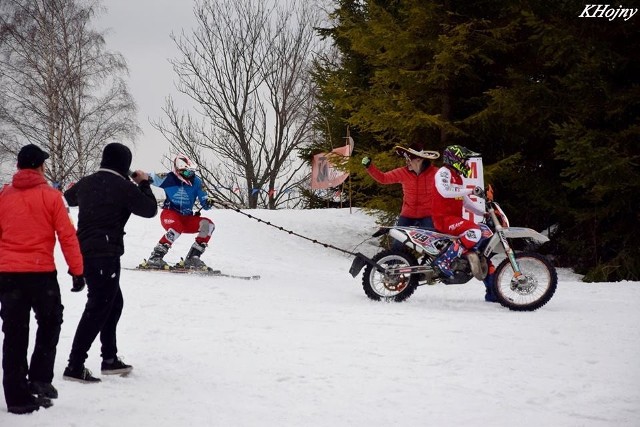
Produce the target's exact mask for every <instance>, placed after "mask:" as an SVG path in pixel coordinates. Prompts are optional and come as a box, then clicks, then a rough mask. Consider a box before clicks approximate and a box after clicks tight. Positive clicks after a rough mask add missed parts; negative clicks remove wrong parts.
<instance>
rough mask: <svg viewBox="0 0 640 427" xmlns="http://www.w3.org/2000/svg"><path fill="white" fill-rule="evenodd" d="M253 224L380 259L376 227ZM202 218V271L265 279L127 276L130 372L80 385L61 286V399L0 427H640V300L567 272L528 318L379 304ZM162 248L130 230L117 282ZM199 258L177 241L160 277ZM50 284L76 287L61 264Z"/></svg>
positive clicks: (288, 241) (277, 241) (326, 266)
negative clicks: (209, 229)
mask: <svg viewBox="0 0 640 427" xmlns="http://www.w3.org/2000/svg"><path fill="white" fill-rule="evenodd" d="M246 212H248V213H250V214H251V215H254V216H256V217H259V218H261V219H263V220H265V221H270V222H272V223H274V224H276V225H278V226H282V227H284V228H286V229H290V230H292V231H294V232H296V233H299V234H302V235H305V236H308V237H310V238H312V239H317V240H319V241H321V242H323V243H328V244H331V245H334V246H337V247H341V248H344V249H347V250H354V249H355V250H357V251H361V252H363V253H365V254H368V255H372V254H373V253H375V251H376V248H375V246H374V243H375V241H374V240H366V239H367V238H368V237H369V235H370V234H371V233H372V232H373V231H375V229H376V226H375V224H374V220H373V219H372V218H370V217H368V216H366V215H364V214H363V213H362V212H360V211H358V210H354V213H353V214H350V213H349V210H348V209H341V210H307V211H286V210H282V211H266V210H252V211H246ZM72 213H73V214H74V215H75V214H76V212H75V211H72ZM206 215H207V216H209V217H211V218H212V219H213V220H214V222H215V223H216V231H215V232H214V236H213V239H212V241H211V245H210V247H209V249H208V250H207V252H206V253H205V255H204V256H203V259H204V260H205V261H206V262H207V263H208V264H209V265H211V266H213V267H215V268H220V269H222V270H223V271H225V272H227V273H233V274H260V275H261V276H262V279H261V280H259V281H243V280H234V279H228V278H221V277H218V278H211V277H209V278H207V277H194V276H185V275H177V274H170V273H158V272H139V271H131V270H123V273H122V280H121V283H122V288H123V293H124V298H125V307H124V312H123V316H122V319H121V321H120V327H119V337H118V338H119V342H118V347H119V349H120V356H121V357H123V358H124V360H125V362H127V363H130V364H132V365H134V367H135V368H134V371H133V372H132V374H131V375H129V376H128V377H115V378H114V377H104V376H102V380H103V382H102V383H100V384H91V385H85V384H79V383H73V382H66V381H63V380H62V379H61V378H62V371H63V369H64V367H65V365H66V359H67V357H68V353H69V350H70V347H71V340H72V338H73V334H74V332H75V327H76V325H77V322H78V319H79V317H80V314H81V312H82V308H83V305H84V303H85V301H86V298H85V294H84V292H83V293H82V294H79V295H78V294H72V293H71V292H69V289H70V287H71V281H70V278H69V277H68V276H66V275H65V274H62V273H60V274H59V279H60V282H61V287H62V290H63V303H64V305H65V323H64V324H63V326H62V334H61V338H60V343H59V346H58V355H57V365H56V377H55V378H54V385H55V386H56V387H57V388H58V390H59V392H60V398H59V399H57V400H56V401H55V406H54V407H52V408H50V409H47V410H40V411H38V412H37V413H34V414H32V415H27V416H14V415H10V414H8V413H7V412H6V408H5V407H4V406H2V405H0V406H2V408H1V409H0V426H7V427H8V426H12V427H23V426H34V425H39V426H54V425H55V426H91V427H101V426H105V427H107V426H108V427H110V426H118V427H125V426H154V427H165V426H166V427H169V426H171V427H176V426H193V427H196V426H332V427H333V426H513V425H517V426H541V425H544V426H615V427H619V426H629V427H632V426H638V425H639V424H638V423H639V420H640V387H638V383H640V364H639V363H638V355H639V354H640V328H639V327H638V323H639V320H640V315H639V314H638V308H637V307H638V304H639V303H640V283H638V282H626V283H607V284H602V283H601V284H586V283H581V282H579V281H578V278H577V277H576V276H575V275H573V274H572V273H571V272H569V271H566V270H562V271H560V283H559V286H558V290H557V292H556V294H555V296H554V298H553V299H552V300H551V301H550V302H549V303H548V304H547V305H546V306H545V307H543V308H542V309H540V310H538V311H536V312H533V313H516V312H510V311H509V310H507V309H505V308H503V307H501V306H499V305H497V304H488V303H485V302H484V300H483V294H484V289H483V286H482V284H481V283H479V282H476V281H473V282H472V283H469V284H466V285H460V286H448V287H447V286H444V285H436V286H429V287H426V286H425V287H421V288H418V290H417V291H416V293H415V294H414V295H413V296H412V297H411V298H410V299H409V300H408V301H407V302H405V303H401V304H398V303H391V304H388V303H375V302H373V301H370V300H369V299H367V298H366V296H365V295H364V292H363V291H362V287H361V277H358V278H357V279H353V278H352V277H351V276H350V275H349V273H348V269H349V266H350V264H351V258H350V257H347V256H345V255H344V254H342V253H339V252H337V251H333V250H331V249H328V248H325V247H323V246H321V245H317V244H313V243H311V242H309V241H306V240H303V239H300V238H297V237H295V236H292V235H290V234H287V233H285V232H283V231H280V230H277V229H275V228H273V227H269V226H267V225H265V224H261V223H258V222H257V221H255V220H252V219H249V218H247V217H245V216H242V215H240V214H239V213H237V212H234V211H229V210H213V211H209V212H207V213H206ZM162 233H163V230H162V228H161V226H160V224H159V219H158V218H154V219H150V220H147V219H142V218H138V217H132V218H131V220H130V221H129V224H128V225H127V236H126V251H127V252H126V254H125V255H124V256H123V258H122V265H123V267H130V268H132V267H135V265H137V264H138V263H139V262H140V261H141V260H142V259H143V258H145V257H148V255H149V253H150V252H151V249H152V248H153V246H154V245H155V243H156V242H157V240H158V239H159V238H160V236H161V235H162ZM365 240H366V242H364V243H362V242H363V241H365ZM192 241H193V235H183V236H182V237H180V239H179V240H178V242H177V243H176V244H175V245H174V248H172V249H171V251H170V252H169V254H168V255H167V257H166V259H167V260H168V261H172V262H175V261H178V260H179V258H180V257H181V256H184V255H185V254H186V252H187V250H188V248H189V246H190V244H191V243H192ZM361 243H362V244H361ZM358 245H359V246H358ZM356 246H358V247H357V249H356ZM58 270H59V271H60V272H66V271H67V267H66V265H65V264H64V260H63V259H62V257H61V256H59V257H58ZM34 329H35V321H33V320H32V332H33V330H34ZM99 354H100V345H99V343H98V342H96V343H94V345H93V347H92V350H91V352H90V355H89V359H88V361H87V367H88V368H89V369H91V370H92V371H93V372H94V374H97V375H98V376H100V375H99V373H100V372H99V370H100V369H99V368H100V358H99Z"/></svg>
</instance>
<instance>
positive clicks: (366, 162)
mask: <svg viewBox="0 0 640 427" xmlns="http://www.w3.org/2000/svg"><path fill="white" fill-rule="evenodd" d="M370 165H371V159H370V158H369V157H367V156H365V157H363V158H362V166H364V167H365V168H368V167H369V166H370Z"/></svg>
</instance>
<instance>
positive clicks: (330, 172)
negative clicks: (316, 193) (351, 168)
mask: <svg viewBox="0 0 640 427" xmlns="http://www.w3.org/2000/svg"><path fill="white" fill-rule="evenodd" d="M347 141H348V144H347V145H345V146H344V147H338V148H336V149H334V150H331V152H330V153H320V154H316V155H315V156H313V162H312V163H311V188H312V189H313V190H325V189H327V188H331V187H337V186H338V185H340V184H342V183H343V182H344V181H345V180H346V179H347V178H348V177H349V172H344V171H341V170H339V169H337V168H336V165H338V164H340V163H342V162H343V161H345V160H346V159H347V158H348V157H349V156H350V155H351V151H352V150H353V139H352V138H351V137H348V138H347Z"/></svg>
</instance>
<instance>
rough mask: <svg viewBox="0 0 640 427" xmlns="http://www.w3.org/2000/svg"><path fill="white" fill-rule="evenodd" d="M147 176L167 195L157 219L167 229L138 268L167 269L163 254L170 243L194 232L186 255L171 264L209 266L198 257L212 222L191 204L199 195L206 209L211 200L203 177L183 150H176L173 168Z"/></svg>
mask: <svg viewBox="0 0 640 427" xmlns="http://www.w3.org/2000/svg"><path fill="white" fill-rule="evenodd" d="M149 176H150V177H151V183H152V185H154V186H156V187H160V188H162V189H163V190H164V192H165V195H166V199H165V201H164V204H163V206H162V213H161V214H160V223H161V224H162V227H163V228H164V229H165V230H166V231H167V232H166V233H165V234H164V235H163V236H162V237H161V238H160V241H159V242H158V244H157V245H156V247H155V248H153V251H152V252H151V256H150V257H149V259H148V260H147V261H145V262H143V263H142V264H140V266H139V268H148V269H169V268H170V267H169V265H168V264H167V262H166V261H164V259H163V258H164V256H165V255H166V254H167V252H168V251H169V249H170V248H171V245H173V243H174V242H175V241H176V239H178V237H180V235H181V234H183V233H189V234H191V233H197V235H196V237H195V242H194V243H193V245H191V248H190V249H189V252H188V253H187V256H186V258H185V259H183V260H181V261H180V262H179V263H178V264H177V265H176V266H175V267H174V268H188V269H197V270H210V268H209V267H208V266H207V265H206V264H205V263H204V262H203V261H202V260H201V259H200V257H201V256H202V254H203V253H204V251H205V249H206V248H207V245H208V243H209V239H211V234H212V233H213V230H214V229H215V224H214V223H213V221H211V220H210V219H209V218H205V217H203V216H200V213H199V212H198V213H196V214H194V213H193V206H194V204H195V202H196V199H198V200H199V201H200V205H201V206H202V208H203V209H205V210H209V209H211V206H212V200H210V199H209V198H208V197H207V194H206V193H205V192H204V191H203V189H202V180H201V179H200V178H199V177H198V176H196V166H195V164H194V163H193V162H192V161H191V159H189V158H188V157H187V156H185V155H184V154H178V155H177V156H176V157H175V159H174V160H173V171H171V172H169V173H164V174H154V173H151V174H149Z"/></svg>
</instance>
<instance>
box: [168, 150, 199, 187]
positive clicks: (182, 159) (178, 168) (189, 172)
mask: <svg viewBox="0 0 640 427" xmlns="http://www.w3.org/2000/svg"><path fill="white" fill-rule="evenodd" d="M173 173H175V174H176V176H177V177H178V178H179V179H180V180H181V181H183V182H185V183H187V184H189V185H191V183H192V182H193V178H195V176H196V165H195V163H193V162H192V161H191V159H190V158H188V157H187V156H185V155H184V154H178V155H177V156H176V158H175V159H173Z"/></svg>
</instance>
